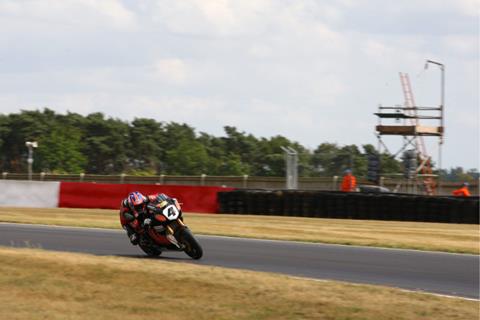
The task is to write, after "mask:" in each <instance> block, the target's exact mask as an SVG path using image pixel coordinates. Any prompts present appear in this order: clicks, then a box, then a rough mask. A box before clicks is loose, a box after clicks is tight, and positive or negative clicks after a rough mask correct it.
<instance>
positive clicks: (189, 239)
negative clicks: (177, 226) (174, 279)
mask: <svg viewBox="0 0 480 320" xmlns="http://www.w3.org/2000/svg"><path fill="white" fill-rule="evenodd" d="M181 239H182V243H183V244H184V245H185V253H186V254H187V255H188V256H189V257H191V258H192V259H195V260H198V259H200V258H201V257H202V256H203V249H202V247H201V246H200V244H199V243H198V241H197V239H195V237H194V236H193V234H192V232H190V230H189V229H187V228H184V229H183V230H182V237H181Z"/></svg>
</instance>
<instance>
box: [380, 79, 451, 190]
mask: <svg viewBox="0 0 480 320" xmlns="http://www.w3.org/2000/svg"><path fill="white" fill-rule="evenodd" d="M399 75H400V83H401V85H402V90H403V94H404V98H405V101H404V104H403V105H396V106H382V105H380V106H379V107H378V112H377V113H375V115H376V116H377V117H378V124H377V126H376V135H377V138H378V153H379V154H381V153H382V148H383V149H385V151H386V152H387V153H389V154H391V155H393V157H394V158H395V157H397V156H399V155H400V154H402V152H403V156H404V163H405V158H407V157H412V155H413V157H415V159H414V160H415V161H414V162H411V163H414V166H415V168H413V170H412V174H406V176H405V177H406V179H407V186H410V187H411V188H412V191H413V192H415V193H416V192H417V190H418V189H417V187H418V186H420V187H421V189H423V192H424V193H425V194H429V195H433V194H435V193H436V191H437V186H438V182H439V181H438V179H437V178H438V176H437V175H435V174H433V172H432V158H431V156H429V154H428V153H427V148H426V146H425V141H424V138H427V137H433V138H437V139H438V150H439V153H438V154H439V155H438V157H439V158H438V161H437V163H441V156H442V155H441V145H442V143H443V134H444V126H443V104H442V105H440V106H439V107H423V106H417V105H416V104H415V100H414V97H413V92H412V88H411V85H410V79H409V77H408V74H406V73H401V72H400V74H399ZM391 121H394V123H393V124H392V123H391ZM385 122H387V123H385ZM383 136H399V137H401V138H402V141H403V143H402V145H401V147H400V149H399V150H398V151H397V152H395V153H392V152H390V150H389V149H388V147H387V146H386V144H385V142H384V141H383V139H382V137H383ZM409 148H412V149H409ZM407 171H408V170H407Z"/></svg>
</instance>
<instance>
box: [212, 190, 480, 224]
mask: <svg viewBox="0 0 480 320" xmlns="http://www.w3.org/2000/svg"><path fill="white" fill-rule="evenodd" d="M218 200H219V211H220V213H230V214H259V215H283V216H297V217H320V218H338V219H371V220H396V221H425V222H446V223H471V224H478V223H479V197H468V198H459V197H450V196H436V197H432V196H417V195H410V194H396V193H395V194H393V193H344V192H334V191H292V190H276V191H268V190H245V189H243V190H233V191H229V192H220V193H219V194H218Z"/></svg>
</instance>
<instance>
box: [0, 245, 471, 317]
mask: <svg viewBox="0 0 480 320" xmlns="http://www.w3.org/2000/svg"><path fill="white" fill-rule="evenodd" d="M0 261H2V263H0V301H2V312H1V313H0V319H73V320H74V319H132V320H134V319H148V318H153V317H155V316H162V318H168V319H199V320H201V319H280V320H281V319H409V320H417V319H418V320H420V319H436V320H443V319H448V320H452V319H477V318H478V316H479V313H478V301H468V300H464V299H457V298H446V297H439V296H434V295H429V294H421V293H412V292H405V291H401V290H397V289H391V288H385V287H380V286H370V285H350V284H346V283H341V282H334V281H321V282H318V281H311V280H307V279H299V278H291V277H288V276H283V275H276V274H270V273H262V272H253V271H240V270H232V269H224V268H219V267H210V266H199V265H194V264H189V263H172V262H168V261H165V260H163V259H132V258H122V257H99V256H91V255H86V254H75V253H61V252H48V251H42V250H36V249H15V248H4V247H3V248H2V247H0Z"/></svg>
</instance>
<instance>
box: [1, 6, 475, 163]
mask: <svg viewBox="0 0 480 320" xmlns="http://www.w3.org/2000/svg"><path fill="white" fill-rule="evenodd" d="M0 25H1V26H2V27H1V28H0V40H1V41H0V112H1V113H11V112H18V111H20V110H21V109H38V108H43V107H49V108H51V109H53V110H55V111H58V112H66V111H67V110H68V111H71V112H78V113H81V114H88V113H91V112H98V111H100V112H103V113H105V114H106V115H108V116H112V117H117V118H120V119H124V120H128V121H131V120H133V119H134V118H135V117H148V118H156V119H157V120H159V121H176V122H186V123H188V124H190V125H192V126H193V127H195V128H196V129H197V130H198V131H204V132H207V133H210V134H215V135H222V134H223V126H225V125H230V126H236V127H237V128H238V129H240V130H242V131H246V132H248V133H252V134H254V135H256V136H264V137H270V136H273V135H277V134H280V135H284V136H286V137H288V138H290V139H293V140H296V141H298V142H300V143H302V144H303V145H305V146H307V147H309V148H312V149H313V148H315V147H316V146H317V145H318V144H320V143H322V142H336V143H338V144H339V145H345V144H358V145H361V144H366V143H373V144H375V145H376V138H375V136H374V126H375V125H376V123H377V119H376V118H375V117H374V115H373V113H374V112H376V110H377V106H378V104H380V103H381V104H384V105H396V104H402V103H403V101H404V98H403V94H402V90H401V86H400V81H399V77H398V72H406V73H409V75H410V80H411V82H412V88H413V92H414V95H415V100H416V102H417V104H418V105H427V106H432V105H433V106H436V105H438V104H439V102H440V100H439V97H440V86H439V81H440V71H439V69H438V68H435V67H434V66H431V67H429V69H428V70H424V63H425V60H426V59H431V60H436V61H440V62H442V63H444V64H445V65H446V110H445V111H446V114H445V116H446V137H445V144H444V146H443V166H445V167H451V166H464V167H466V168H478V167H479V5H478V2H477V1H474V0H473V1H470V0H452V1H440V0H436V1H433V0H424V1H410V0H407V1H395V2H394V1H377V0H361V1H353V0H333V1H308V0H295V1H287V0H275V1H274V0H272V1H268V0H255V1H248V0H244V1H230V0H217V1H208V0H202V1H200V0H185V1H176V0H175V1H174V0H165V1H164V0H159V1H153V0H138V1H133V0H131V1H126V0H125V1H120V0H102V1H95V0H62V1H56V0H43V1H36V0H0ZM399 141H400V139H387V143H388V144H389V146H391V147H392V149H395V147H396V146H397V145H398V144H399ZM427 148H428V151H429V153H431V155H432V156H433V158H434V160H436V158H437V157H438V156H437V155H438V150H437V146H436V141H434V140H433V139H429V140H427Z"/></svg>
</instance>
